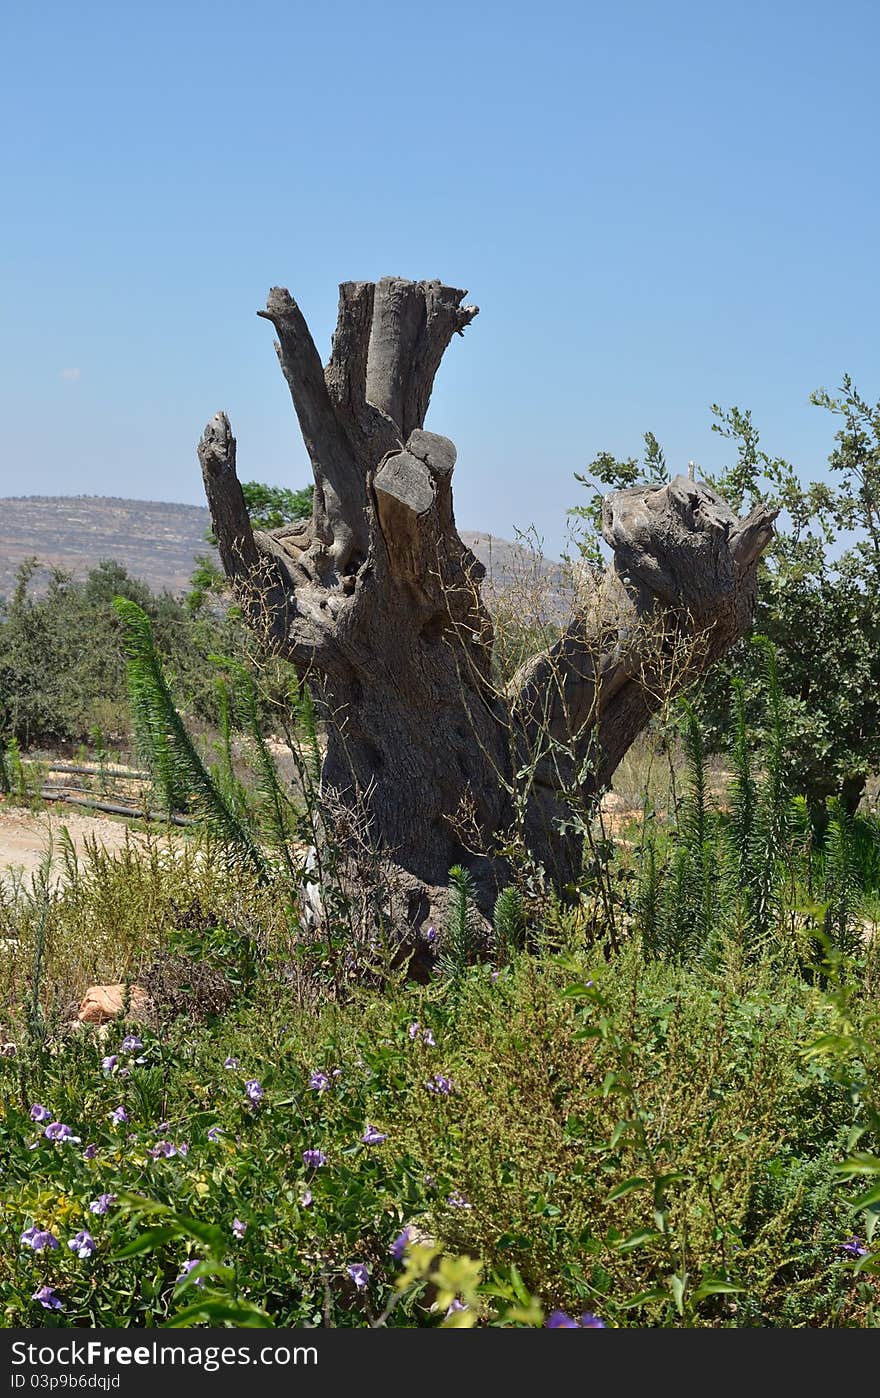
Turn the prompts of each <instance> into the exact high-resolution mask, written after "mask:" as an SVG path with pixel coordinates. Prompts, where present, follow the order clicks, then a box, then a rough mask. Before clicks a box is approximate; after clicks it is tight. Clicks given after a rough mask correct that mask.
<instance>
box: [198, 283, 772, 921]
mask: <svg viewBox="0 0 880 1398" xmlns="http://www.w3.org/2000/svg"><path fill="white" fill-rule="evenodd" d="M464 295H465V293H464V292H463V291H457V290H455V289H453V288H450V287H445V286H442V285H441V284H440V283H439V282H408V281H404V280H401V279H399V278H393V277H387V278H384V279H383V280H382V281H380V282H378V283H376V284H375V285H374V284H372V283H368V282H347V283H345V284H344V285H343V286H342V287H341V288H340V300H339V320H338V325H337V329H336V333H335V335H334V338H333V347H332V353H331V356H330V360H329V362H328V364H327V367H326V369H322V368H321V363H320V358H319V356H318V352H317V350H316V348H315V345H314V343H313V341H312V338H311V336H310V334H309V331H308V327H307V326H306V323H305V320H304V319H303V316H302V313H301V312H300V310H299V307H298V306H297V305H296V303H295V301H294V300H293V298H292V297H291V296H290V294H289V293H288V292H287V291H283V290H279V289H278V288H276V289H274V290H273V291H271V292H270V294H269V299H268V304H267V309H266V310H265V311H260V312H259V313H258V314H260V315H262V316H264V317H265V318H266V319H268V320H270V321H271V322H272V324H273V325H274V326H275V329H276V331H277V334H278V341H277V344H276V350H277V353H278V357H279V360H280V363H281V368H282V371H283V373H284V376H285V378H286V379H287V382H288V384H289V386H290V391H291V395H292V397H293V402H294V407H295V409H296V412H297V416H298V418H299V422H300V427H301V429H302V433H303V437H304V440H305V443H306V447H307V450H308V452H309V457H310V459H311V463H312V469H313V472H314V477H315V494H314V510H313V515H312V518H311V520H310V521H309V522H307V523H303V524H299V525H294V526H289V527H285V528H283V529H278V530H273V531H272V532H271V533H263V532H260V531H254V530H252V529H251V526H250V524H249V521H248V518H247V512H246V510H245V508H244V501H243V498H242V495H241V488H240V486H239V484H238V480H237V477H236V474H235V441H234V438H233V437H232V433H231V431H230V427H229V423H228V420H227V419H226V417H225V415H223V414H218V416H217V417H215V418H214V419H213V420H212V422H211V423H210V424H209V425H208V427H207V428H206V431H205V434H204V436H203V438H202V441H201V443H200V445H199V457H200V460H201V463H202V470H203V475H204V479H205V487H206V492H207V496H208V502H209V505H210V507H211V513H212V517H213V520H214V528H215V531H216V534H217V539H218V543H219V546H220V553H221V558H222V561H223V565H224V568H225V569H226V572H227V574H228V576H229V578H230V580H231V582H232V584H233V587H234V588H235V590H236V593H237V594H238V596H239V597H240V599H241V601H242V603H243V605H244V606H245V608H246V609H247V612H248V615H249V616H250V618H251V620H252V621H253V622H254V624H255V625H256V626H258V627H259V628H261V629H262V631H263V633H264V635H265V636H266V637H267V639H268V640H269V642H270V643H271V644H272V645H273V646H274V647H275V649H276V650H277V651H278V652H279V653H281V654H283V655H285V656H286V657H288V658H289V659H290V660H291V661H292V662H293V663H294V664H295V665H296V666H297V668H298V670H299V671H300V673H301V674H303V675H306V676H311V677H313V678H319V679H320V686H321V698H322V705H323V710H324V716H325V718H326V721H327V729H328V746H327V753H326V758H325V762H324V767H323V771H322V789H323V790H324V791H325V793H326V794H327V795H328V797H330V796H331V795H332V798H333V800H334V801H335V802H336V804H337V806H338V805H341V806H342V807H343V808H346V807H347V808H349V809H350V810H351V811H352V812H355V811H356V812H357V813H358V820H359V821H360V822H361V823H362V820H363V817H364V815H366V818H367V821H368V824H369V833H370V838H371V839H372V841H373V842H374V844H375V845H376V846H377V847H378V848H379V849H380V850H381V851H382V853H383V856H384V859H385V861H386V863H387V864H388V866H389V867H390V868H391V869H392V870H393V871H394V873H395V876H396V878H397V881H398V884H399V887H400V888H401V890H402V893H403V899H402V908H403V912H402V914H401V913H400V912H398V914H397V920H398V922H400V923H402V924H404V925H405V926H406V927H409V928H410V929H412V930H414V931H415V930H418V929H419V927H423V926H424V925H425V924H426V922H427V921H428V920H429V919H430V918H432V917H436V916H437V915H438V911H439V914H440V916H442V902H443V890H444V889H445V886H446V884H447V875H448V871H449V869H450V867H451V866H452V865H453V864H463V865H465V866H466V867H468V868H469V869H470V870H471V872H472V874H473V876H474V878H475V881H476V883H477V887H478V890H479V895H480V902H481V905H482V906H483V908H484V909H485V910H489V909H490V907H491V903H492V900H493V898H494V896H495V893H496V892H497V889H498V887H499V885H501V884H502V883H503V882H504V880H505V877H506V873H507V867H506V864H505V861H504V859H503V858H502V857H501V855H500V854H499V849H500V847H501V845H503V844H504V842H505V841H506V840H508V839H509V838H515V837H516V836H517V835H518V836H519V837H520V838H522V839H524V840H525V843H526V846H527V847H528V849H529V851H530V854H531V855H532V857H533V858H534V860H535V861H537V862H538V863H540V864H541V865H543V867H544V869H545V870H546V873H547V875H548V878H549V879H550V880H551V881H552V882H553V883H555V884H556V885H557V886H562V885H564V884H566V883H568V882H570V881H572V880H574V879H576V878H577V875H578V871H579V868H580V861H581V845H582V836H581V835H580V834H579V833H578V832H577V830H572V829H569V830H568V831H567V833H565V832H564V831H563V829H562V828H561V825H562V822H564V821H565V820H566V818H567V817H568V816H570V815H571V811H572V806H573V804H574V805H575V806H576V805H577V804H578V803H580V804H581V805H582V806H583V805H584V804H585V805H586V806H587V807H588V806H589V803H590V801H591V800H592V799H594V798H595V795H596V793H597V792H599V791H600V790H601V789H602V788H603V786H605V785H606V784H607V782H608V781H609V780H610V778H611V776H612V774H613V772H614V770H615V768H616V767H617V764H618V763H619V761H620V759H621V757H622V756H623V754H624V753H625V752H626V750H627V748H628V747H629V745H630V744H631V742H632V741H633V739H634V738H635V737H636V735H637V734H638V732H639V731H640V730H641V729H642V728H643V727H644V725H645V723H646V722H647V721H648V719H649V718H650V716H651V714H652V712H654V711H656V709H657V707H658V706H659V704H660V703H661V702H662V700H663V698H664V697H665V696H666V695H668V693H669V691H670V689H672V688H677V687H680V686H681V685H682V684H683V683H685V682H687V681H690V680H691V679H692V678H694V676H695V675H696V674H698V673H700V672H702V671H703V670H705V669H706V668H708V666H709V665H710V664H711V663H712V662H713V661H714V660H715V659H716V658H717V657H718V656H719V655H721V654H722V653H723V652H724V651H725V650H726V649H727V648H728V647H729V646H730V645H731V644H732V643H733V642H734V641H735V640H736V639H737V638H738V637H739V636H740V635H742V634H743V632H744V631H745V630H746V628H747V627H748V625H749V622H750V620H751V616H752V612H753V608H754V602H755V591H756V576H757V562H758V558H759V556H760V554H761V552H762V551H763V549H764V548H765V547H766V546H767V543H768V542H769V540H770V537H771V534H772V516H771V515H769V514H768V513H767V512H766V511H764V510H761V509H759V510H757V511H755V512H754V513H753V515H751V516H750V517H749V518H748V519H747V520H743V521H740V520H737V519H736V517H735V516H734V515H733V513H732V512H731V511H730V509H729V508H728V507H727V506H726V505H725V503H724V502H723V501H722V500H720V499H719V498H718V497H717V495H715V494H714V492H713V491H711V490H710V489H709V487H708V486H706V485H704V484H702V483H699V482H694V481H691V480H688V479H686V478H684V477H681V476H679V477H676V479H675V480H673V481H672V482H670V484H668V485H667V486H664V487H648V486H643V487H637V488H635V489H632V490H625V491H619V492H615V493H613V494H611V495H610V496H609V497H608V499H607V501H606V505H605V517H604V522H603V533H604V536H605V539H606V540H607V542H608V544H609V545H610V546H611V548H612V550H613V553H614V557H613V561H612V563H611V564H610V566H609V568H608V570H607V572H606V574H605V576H604V578H602V579H601V580H599V579H596V580H594V582H593V584H592V585H591V586H590V587H589V588H588V589H587V595H586V596H584V597H583V598H582V600H581V602H580V604H579V606H578V607H577V609H576V611H575V613H574V615H573V616H572V618H571V620H570V622H569V623H568V626H567V627H566V629H565V631H564V633H563V634H562V636H561V637H560V639H559V641H558V642H557V644H556V645H554V646H553V647H552V649H551V650H549V651H547V652H545V653H543V654H542V655H539V656H536V657H535V658H534V659H532V660H531V661H529V662H528V663H527V664H526V665H525V666H524V667H523V668H522V670H521V671H520V672H519V674H518V675H517V676H516V677H515V679H514V682H513V683H512V685H511V686H510V687H509V689H508V691H507V693H504V694H502V693H498V692H497V691H496V690H495V689H494V688H493V685H492V682H491V662H492V645H493V634H492V622H491V619H490V616H489V613H488V611H487V609H486V607H485V605H484V604H483V601H482V599H481V596H480V583H481V581H482V578H483V572H484V570H483V568H482V565H481V564H480V563H479V562H478V561H477V559H476V558H475V557H474V555H473V554H472V553H471V552H470V550H469V549H468V548H466V547H465V545H464V544H463V543H462V541H461V539H460V538H459V536H458V533H457V531H456V527H455V519H454V515H453V508H452V488H451V481H452V472H453V467H454V465H455V448H454V447H453V445H452V443H451V442H450V441H448V440H447V439H446V438H444V437H439V436H437V435H435V434H433V433H430V432H426V431H424V427H423V424H424V419H425V414H426V412H427V408H428V404H429V401H430V396H431V389H432V386H433V382H434V376H435V374H436V372H437V369H438V367H439V364H440V360H441V358H442V356H443V353H444V351H445V349H446V348H447V346H448V344H449V342H450V340H451V339H452V336H453V334H455V333H459V334H460V333H462V332H463V330H464V328H465V327H466V326H467V325H468V324H469V323H470V322H471V320H472V319H473V317H474V316H475V315H476V314H477V308H476V307H474V306H466V305H462V301H463V299H464ZM360 834H363V830H362V828H361V830H360Z"/></svg>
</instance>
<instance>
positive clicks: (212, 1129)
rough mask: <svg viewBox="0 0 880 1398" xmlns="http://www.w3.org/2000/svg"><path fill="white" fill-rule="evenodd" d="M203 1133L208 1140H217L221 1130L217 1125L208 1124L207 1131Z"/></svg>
mask: <svg viewBox="0 0 880 1398" xmlns="http://www.w3.org/2000/svg"><path fill="white" fill-rule="evenodd" d="M205 1135H206V1136H207V1138H208V1140H209V1141H219V1140H220V1137H221V1135H222V1132H221V1131H220V1127H219V1126H209V1127H208V1129H207V1131H206V1132H205Z"/></svg>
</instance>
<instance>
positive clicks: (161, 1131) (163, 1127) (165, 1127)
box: [153, 1121, 171, 1136]
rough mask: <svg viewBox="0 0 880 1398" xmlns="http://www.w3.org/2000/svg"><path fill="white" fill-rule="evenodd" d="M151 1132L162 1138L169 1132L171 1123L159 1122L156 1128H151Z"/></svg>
mask: <svg viewBox="0 0 880 1398" xmlns="http://www.w3.org/2000/svg"><path fill="white" fill-rule="evenodd" d="M153 1130H154V1131H155V1132H156V1134H157V1135H159V1136H164V1135H165V1132H166V1131H170V1130H171V1122H170V1121H160V1122H159V1125H158V1126H154V1127H153Z"/></svg>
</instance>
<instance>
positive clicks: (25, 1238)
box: [21, 1224, 58, 1252]
mask: <svg viewBox="0 0 880 1398" xmlns="http://www.w3.org/2000/svg"><path fill="white" fill-rule="evenodd" d="M21 1242H22V1245H23V1246H24V1247H26V1248H33V1250H34V1252H42V1251H43V1249H44V1248H57V1246H58V1239H57V1238H56V1237H55V1234H54V1233H52V1232H50V1231H49V1229H48V1228H38V1227H37V1225H36V1224H32V1226H31V1227H30V1228H26V1229H25V1230H24V1232H23V1233H22V1235H21Z"/></svg>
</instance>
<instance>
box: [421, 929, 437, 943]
mask: <svg viewBox="0 0 880 1398" xmlns="http://www.w3.org/2000/svg"><path fill="white" fill-rule="evenodd" d="M423 935H424V938H425V941H426V942H427V943H428V944H429V945H430V944H431V943H432V942H436V940H437V928H436V927H428V928H426V930H425V932H424V934H423Z"/></svg>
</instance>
